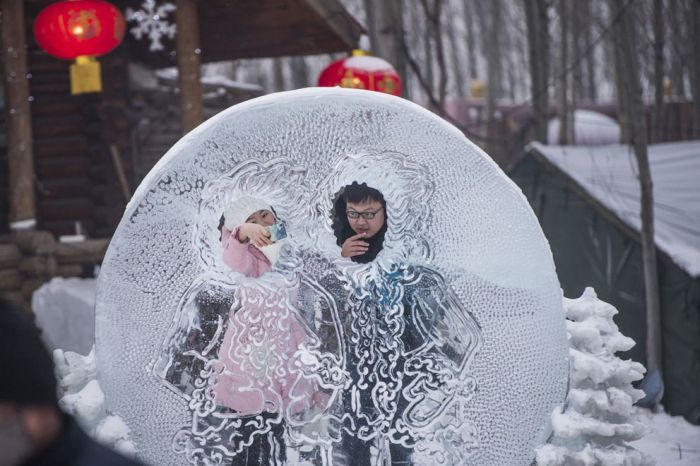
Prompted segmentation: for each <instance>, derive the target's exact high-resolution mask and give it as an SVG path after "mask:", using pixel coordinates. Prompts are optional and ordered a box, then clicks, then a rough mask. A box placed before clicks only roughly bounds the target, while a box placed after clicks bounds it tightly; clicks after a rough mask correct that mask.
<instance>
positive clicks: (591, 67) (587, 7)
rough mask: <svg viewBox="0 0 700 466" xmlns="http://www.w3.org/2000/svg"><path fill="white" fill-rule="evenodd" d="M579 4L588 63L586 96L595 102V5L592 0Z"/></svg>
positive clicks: (596, 97)
mask: <svg viewBox="0 0 700 466" xmlns="http://www.w3.org/2000/svg"><path fill="white" fill-rule="evenodd" d="M577 5H578V6H579V8H580V11H581V16H582V19H581V29H582V35H583V41H584V44H583V46H584V48H585V50H586V55H585V64H586V97H587V98H588V100H589V102H595V101H596V100H597V99H598V90H597V85H596V74H595V72H596V66H595V57H594V53H595V50H594V49H593V48H592V47H591V44H592V42H593V38H592V34H591V33H592V31H593V12H592V11H591V10H592V8H593V5H592V4H591V3H590V2H580V3H579V2H577Z"/></svg>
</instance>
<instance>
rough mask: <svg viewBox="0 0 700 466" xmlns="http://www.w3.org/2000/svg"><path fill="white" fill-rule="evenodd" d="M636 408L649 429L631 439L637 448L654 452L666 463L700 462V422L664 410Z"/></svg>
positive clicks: (666, 465)
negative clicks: (697, 424)
mask: <svg viewBox="0 0 700 466" xmlns="http://www.w3.org/2000/svg"><path fill="white" fill-rule="evenodd" d="M633 412H634V415H635V417H636V418H638V419H639V421H640V422H642V423H643V424H644V426H645V427H646V429H647V430H648V432H649V433H648V434H646V435H645V436H644V437H643V438H641V439H639V440H636V441H634V442H632V446H633V447H634V448H636V449H637V450H640V451H642V452H644V453H646V454H648V455H650V456H653V457H654V458H655V459H656V461H657V462H658V464H660V465H663V466H690V465H696V466H697V465H698V464H700V426H696V425H693V424H691V423H689V422H688V421H686V420H685V419H684V418H682V417H681V416H671V415H669V414H666V413H665V412H663V411H659V412H651V411H649V410H648V409H642V408H636V407H635V408H634V411H633Z"/></svg>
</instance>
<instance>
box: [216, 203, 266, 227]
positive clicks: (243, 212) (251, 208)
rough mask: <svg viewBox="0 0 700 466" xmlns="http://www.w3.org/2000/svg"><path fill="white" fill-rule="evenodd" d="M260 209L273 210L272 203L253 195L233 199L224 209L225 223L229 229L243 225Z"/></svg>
mask: <svg viewBox="0 0 700 466" xmlns="http://www.w3.org/2000/svg"><path fill="white" fill-rule="evenodd" d="M258 210H269V211H270V212H272V208H271V207H270V204H268V203H267V202H265V201H263V200H262V199H259V198H257V197H252V196H242V197H239V198H238V199H236V200H235V201H233V202H232V203H231V204H229V205H228V207H226V210H225V211H224V225H225V226H226V228H228V229H229V230H233V229H234V228H236V227H237V226H240V225H243V224H244V223H245V221H246V220H248V217H250V216H251V215H252V214H254V213H255V212H257V211H258Z"/></svg>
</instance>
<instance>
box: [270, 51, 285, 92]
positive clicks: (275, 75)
mask: <svg viewBox="0 0 700 466" xmlns="http://www.w3.org/2000/svg"><path fill="white" fill-rule="evenodd" d="M272 88H273V89H274V91H275V92H279V91H284V90H285V85H284V63H283V62H282V58H273V59H272Z"/></svg>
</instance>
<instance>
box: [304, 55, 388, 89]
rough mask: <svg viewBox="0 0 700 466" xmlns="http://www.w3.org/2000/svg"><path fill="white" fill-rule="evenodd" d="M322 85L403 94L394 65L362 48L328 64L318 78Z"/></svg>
mask: <svg viewBox="0 0 700 466" xmlns="http://www.w3.org/2000/svg"><path fill="white" fill-rule="evenodd" d="M318 85H319V86H321V87H334V86H340V87H348V88H353V89H367V90H370V91H378V92H384V93H386V94H391V95H397V96H400V95H401V79H400V78H399V74H398V73H397V72H396V70H395V69H394V67H393V66H391V64H390V63H389V62H388V61H386V60H383V59H381V58H379V57H373V56H371V55H368V54H367V52H364V51H362V50H355V51H353V54H352V56H350V57H346V58H343V59H340V60H338V61H335V62H333V63H331V64H330V65H328V66H327V67H326V69H324V70H323V71H322V72H321V75H320V76H319V78H318Z"/></svg>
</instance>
